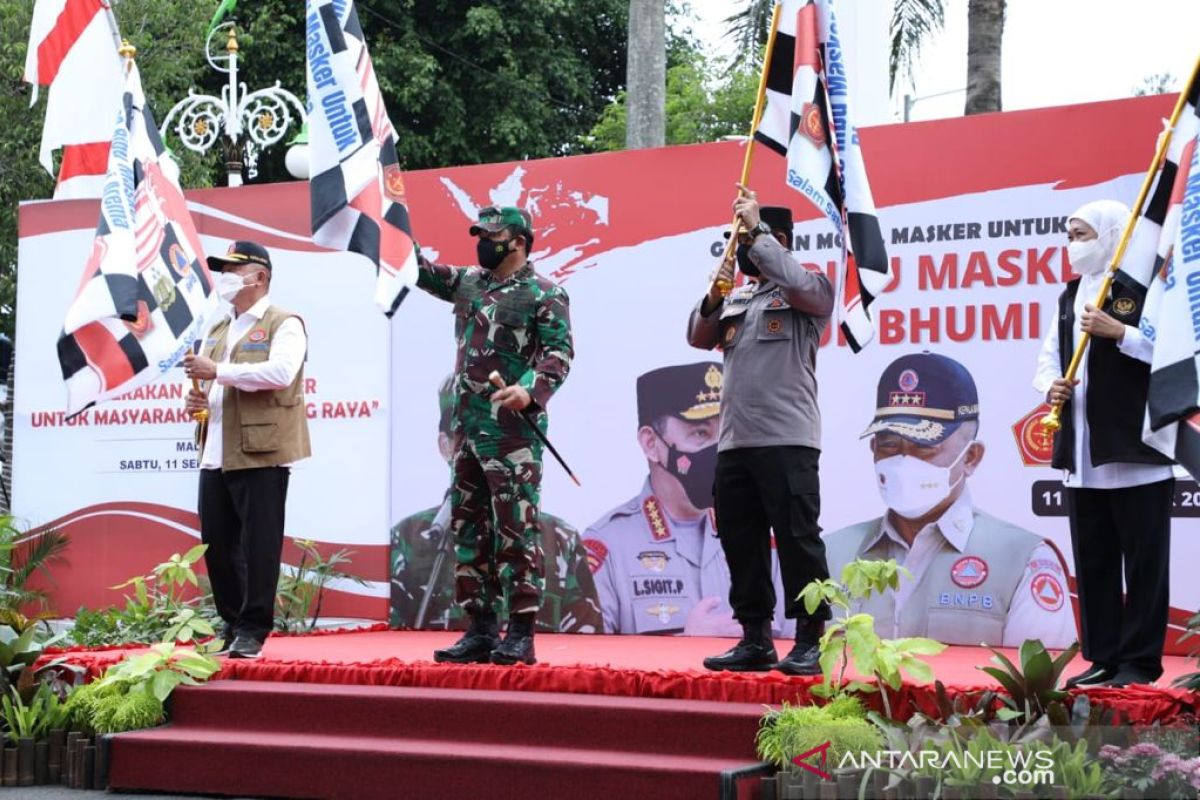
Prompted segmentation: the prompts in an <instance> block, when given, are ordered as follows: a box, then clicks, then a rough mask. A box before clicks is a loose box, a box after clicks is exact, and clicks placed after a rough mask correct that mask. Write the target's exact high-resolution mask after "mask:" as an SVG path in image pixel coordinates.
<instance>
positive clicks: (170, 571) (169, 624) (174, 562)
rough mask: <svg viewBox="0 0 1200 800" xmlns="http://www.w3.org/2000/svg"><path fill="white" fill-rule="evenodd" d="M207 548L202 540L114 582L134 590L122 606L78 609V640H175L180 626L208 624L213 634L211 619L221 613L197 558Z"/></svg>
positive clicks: (93, 644)
mask: <svg viewBox="0 0 1200 800" xmlns="http://www.w3.org/2000/svg"><path fill="white" fill-rule="evenodd" d="M206 549H207V545H203V544H199V545H196V546H195V547H193V548H192V549H190V550H188V551H187V552H186V553H183V554H180V553H175V554H174V555H172V556H171V557H170V558H169V559H167V560H166V561H164V562H162V563H161V564H159V565H157V566H156V567H154V569H152V570H151V571H150V573H149V574H148V575H137V576H134V577H133V578H130V579H129V580H127V581H125V582H124V583H122V584H119V585H117V586H114V587H112V588H114V589H132V590H133V591H132V594H128V595H126V596H125V604H124V605H123V606H109V607H108V608H104V609H99V610H95V611H93V610H89V609H85V608H81V609H79V611H78V613H77V614H76V615H75V627H74V628H73V629H72V632H71V635H72V638H73V639H74V640H75V642H76V643H78V644H81V645H86V646H89V647H98V646H103V645H112V644H128V643H133V642H158V641H164V640H165V641H174V640H175V639H176V632H177V631H180V630H190V631H191V632H192V634H193V636H194V635H196V633H197V632H200V631H203V630H206V631H207V633H204V634H203V635H211V634H212V620H213V619H214V618H215V617H216V613H215V611H214V610H213V607H212V595H211V593H209V592H207V591H206V590H205V587H204V586H203V584H202V583H201V581H200V579H199V577H198V576H197V575H196V571H195V564H196V563H197V562H198V561H199V560H200V559H201V558H202V557H203V556H204V551H205V550H206ZM201 622H203V624H204V625H206V626H207V628H204V627H203V626H201V625H200V624H199V623H201ZM183 641H188V640H187V639H185V640H183Z"/></svg>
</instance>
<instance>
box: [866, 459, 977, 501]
mask: <svg viewBox="0 0 1200 800" xmlns="http://www.w3.org/2000/svg"><path fill="white" fill-rule="evenodd" d="M970 446H971V444H970V442H968V443H967V446H966V447H964V448H963V451H962V452H961V453H959V454H958V458H956V459H954V462H953V463H952V464H950V466H948V467H939V466H936V465H934V464H930V463H929V462H928V461H922V460H921V459H919V458H916V457H914V456H890V457H888V458H885V459H883V460H881V461H877V462H875V475H876V478H877V479H878V481H879V496H880V497H882V498H883V502H884V504H885V505H886V506H887V507H888V508H890V509H891V510H892V511H895V512H896V513H897V514H899V515H900V516H902V517H904V518H905V519H917V518H918V517H921V516H924V515H925V514H928V513H929V512H930V511H932V510H933V509H934V508H936V507H937V505H938V504H939V503H941V502H942V501H943V500H945V499H946V498H947V497H949V496H950V493H951V492H952V491H954V488H955V487H956V486H958V484H959V483H962V480H963V477H966V476H965V475H964V476H962V477H960V478H959V479H958V480H957V481H955V482H953V483H951V482H950V472H951V470H952V469H954V467H955V466H956V465H957V464H958V462H960V461H962V460H963V457H964V456H966V454H967V450H968V449H969V448H970Z"/></svg>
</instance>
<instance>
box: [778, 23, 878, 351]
mask: <svg viewBox="0 0 1200 800" xmlns="http://www.w3.org/2000/svg"><path fill="white" fill-rule="evenodd" d="M781 5H782V9H781V10H780V16H779V28H778V30H777V31H776V34H775V43H774V46H773V50H772V52H771V53H770V54H769V58H770V71H769V72H768V73H767V99H766V106H765V109H764V111H763V117H762V120H761V122H760V124H759V127H758V131H757V132H756V133H755V139H756V140H757V141H758V142H760V143H762V144H764V145H766V146H767V147H769V148H770V149H772V150H774V151H775V152H777V153H779V154H780V155H783V156H786V157H787V171H786V173H785V175H784V180H785V182H786V183H787V185H788V186H790V187H791V188H792V189H795V190H796V191H797V192H800V193H801V194H802V195H804V196H805V197H806V198H808V200H809V201H810V202H812V204H813V205H815V206H816V207H817V209H818V210H819V211H820V212H821V213H822V214H824V215H825V217H827V218H828V219H829V221H830V222H831V223H832V224H833V227H834V229H835V230H836V231H837V233H838V237H839V239H840V241H841V243H842V267H841V270H840V271H839V276H840V277H839V282H840V288H839V291H838V296H839V298H840V302H839V309H838V319H839V324H840V325H841V329H842V332H843V334H844V335H845V336H846V340H847V342H848V343H849V345H850V347H851V348H852V349H853V350H854V351H855V352H857V351H859V350H861V349H862V348H863V346H864V345H866V344H867V343H868V342H869V341H870V340H871V339H872V338H874V336H875V326H874V323H873V322H872V321H871V314H870V307H871V304H872V303H873V302H874V301H875V298H876V297H878V296H879V295H880V294H881V293H882V292H883V290H884V288H885V287H886V286H887V285H888V284H889V283H890V282H891V280H892V272H891V263H890V262H889V260H888V256H887V248H886V247H885V245H884V241H883V232H882V231H881V230H880V227H879V217H878V216H877V215H876V213H875V200H874V198H873V197H872V196H871V185H870V183H869V182H868V180H867V168H866V164H865V163H864V161H863V155H862V149H861V148H860V146H859V141H858V129H857V128H856V127H855V125H854V117H853V115H852V113H851V107H850V94H849V84H848V81H847V80H846V63H845V60H844V57H843V54H842V45H841V41H840V39H839V34H838V25H837V17H836V15H835V14H834V9H833V0H783V2H782V3H781Z"/></svg>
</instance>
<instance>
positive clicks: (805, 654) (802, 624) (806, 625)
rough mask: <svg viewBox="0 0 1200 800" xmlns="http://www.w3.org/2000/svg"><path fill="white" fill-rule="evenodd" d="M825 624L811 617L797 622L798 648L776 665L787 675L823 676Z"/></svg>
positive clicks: (794, 648) (793, 649) (802, 618)
mask: <svg viewBox="0 0 1200 800" xmlns="http://www.w3.org/2000/svg"><path fill="white" fill-rule="evenodd" d="M824 632H825V623H824V622H822V621H820V620H816V619H812V618H810V617H801V618H800V619H798V620H796V646H795V647H793V648H792V651H791V652H790V653H788V654H787V656H786V657H785V658H784V659H783V660H782V661H780V662H779V663H778V664H776V665H775V669H777V670H779V671H780V672H782V673H783V674H785V675H820V674H821V634H823V633H824Z"/></svg>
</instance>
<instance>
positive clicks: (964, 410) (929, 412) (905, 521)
mask: <svg viewBox="0 0 1200 800" xmlns="http://www.w3.org/2000/svg"><path fill="white" fill-rule="evenodd" d="M875 405H876V409H875V417H874V419H873V420H872V421H871V424H870V426H869V427H868V428H867V429H866V431H865V432H864V433H863V434H862V436H861V437H860V438H868V437H869V440H870V441H869V445H870V448H871V453H872V455H873V456H874V472H875V474H874V476H873V479H874V481H875V485H876V487H877V488H878V490H879V494H880V496H881V497H882V498H883V503H884V505H885V506H886V507H887V511H886V513H884V515H883V516H882V517H877V518H875V519H872V520H868V521H866V522H862V523H859V524H857V525H852V526H850V527H848V528H844V529H842V530H839V531H835V532H833V533H829V534H826V535H825V549H826V557H827V559H828V562H829V573H830V575H831V576H833V577H834V578H835V579H837V578H840V576H841V572H842V568H843V567H844V566H845V565H846V564H847V563H849V562H850V561H853V560H855V559H877V560H881V561H883V560H887V559H893V558H894V559H895V560H896V562H897V563H898V564H901V565H903V566H904V567H905V568H907V569H908V571H909V572H911V573H912V578H911V579H909V578H902V579H901V582H900V587H899V589H898V590H896V591H894V592H887V593H885V594H884V595H882V596H872V597H870V598H869V599H867V600H866V601H865V602H864V601H857V602H856V606H855V608H854V611H855V612H856V613H857V612H865V613H868V614H871V615H872V616H873V617H874V618H875V627H876V631H877V632H878V633H879V635H880V636H883V637H886V638H896V637H906V636H928V637H930V638H932V639H936V640H938V641H940V642H945V643H947V644H970V645H977V644H979V643H980V642H985V643H987V644H989V645H997V646H1003V647H1019V646H1020V645H1021V643H1022V642H1024V641H1025V640H1026V639H1040V640H1041V641H1042V643H1043V644H1045V645H1046V646H1047V647H1052V648H1062V647H1067V646H1069V645H1070V644H1071V643H1072V642H1074V641H1075V638H1076V632H1075V615H1074V611H1073V609H1072V605H1071V598H1070V595H1069V593H1068V590H1067V576H1066V572H1065V569H1064V567H1063V563H1062V559H1061V558H1060V556H1059V555H1058V552H1057V551H1056V550H1055V549H1054V547H1053V546H1052V545H1051V544H1049V543H1048V542H1047V541H1046V540H1044V539H1042V538H1041V537H1040V536H1038V535H1037V534H1034V533H1031V532H1029V531H1027V530H1024V529H1022V528H1019V527H1017V526H1016V525H1012V524H1010V523H1007V522H1004V521H1003V520H1000V519H997V518H996V517H993V516H992V515H991V514H988V513H986V512H984V511H981V510H979V509H978V508H976V507H975V505H974V503H972V501H971V493H970V490H969V488H968V482H969V480H970V478H971V476H972V475H973V474H974V473H975V471H976V469H978V468H979V465H980V462H981V461H982V460H983V457H984V452H985V447H984V444H983V442H981V441H979V439H978V438H977V437H978V435H979V416H980V403H979V395H978V392H977V391H976V388H975V380H974V378H972V376H971V373H970V372H969V371H968V370H967V368H966V367H964V366H963V365H962V364H960V363H958V362H957V361H955V360H954V359H952V358H947V357H946V356H942V355H937V354H934V353H929V352H924V353H917V354H914V355H906V356H902V357H900V358H898V359H896V360H895V361H893V362H892V363H891V365H889V366H888V367H887V369H885V370H884V372H883V375H882V376H881V377H880V379H879V387H878V391H877V393H876V404H875Z"/></svg>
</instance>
